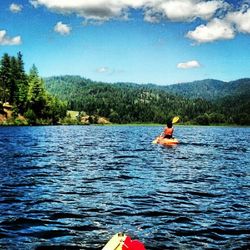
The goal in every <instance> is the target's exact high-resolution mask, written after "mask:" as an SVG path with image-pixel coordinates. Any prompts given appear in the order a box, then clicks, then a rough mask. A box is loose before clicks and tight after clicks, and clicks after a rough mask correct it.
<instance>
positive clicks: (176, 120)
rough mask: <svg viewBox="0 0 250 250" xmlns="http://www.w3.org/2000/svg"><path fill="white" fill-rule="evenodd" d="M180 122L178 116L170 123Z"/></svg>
mask: <svg viewBox="0 0 250 250" xmlns="http://www.w3.org/2000/svg"><path fill="white" fill-rule="evenodd" d="M179 120H180V117H179V116H175V117H174V118H173V120H172V123H177V122H178V121H179Z"/></svg>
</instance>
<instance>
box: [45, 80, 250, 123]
mask: <svg viewBox="0 0 250 250" xmlns="http://www.w3.org/2000/svg"><path fill="white" fill-rule="evenodd" d="M218 82H219V84H218ZM45 86H46V89H47V90H48V91H49V92H50V93H52V94H53V95H55V96H57V97H58V98H60V99H61V100H63V101H67V103H68V109H70V110H78V111H81V112H85V113H87V114H89V115H98V116H104V117H106V118H108V119H109V120H110V121H111V122H113V123H165V122H166V121H167V120H169V119H171V118H172V117H173V116H175V115H179V116H180V117H181V121H182V123H185V124H199V125H209V124H237V125H250V91H249V90H250V79H241V80H238V81H234V82H229V83H226V82H220V81H217V80H204V81H200V82H193V83H186V84H185V83H183V84H177V85H176V84H174V85H167V86H159V85H154V84H146V85H145V84H134V83H113V84H110V83H103V82H95V81H92V80H90V79H86V78H82V77H80V76H57V77H50V78H46V79H45ZM176 88H177V89H176ZM173 89H174V90H175V91H174V90H173ZM177 90H179V91H177Z"/></svg>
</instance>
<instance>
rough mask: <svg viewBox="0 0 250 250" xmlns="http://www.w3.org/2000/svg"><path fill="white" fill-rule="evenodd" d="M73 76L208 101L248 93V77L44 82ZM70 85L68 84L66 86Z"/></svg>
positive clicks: (249, 85)
mask: <svg viewBox="0 0 250 250" xmlns="http://www.w3.org/2000/svg"><path fill="white" fill-rule="evenodd" d="M73 78H74V83H77V84H79V85H80V86H82V85H84V84H91V83H93V84H97V83H98V84H108V85H112V86H116V87H117V86H118V87H120V88H136V89H137V88H149V89H153V90H162V91H165V92H167V93H169V94H174V95H178V96H182V97H185V98H189V99H190V98H191V99H197V98H202V99H205V100H208V101H214V100H216V99H221V98H224V97H228V96H231V95H232V96H234V95H237V96H239V95H246V94H247V93H248V94H249V95H250V78H242V79H238V80H234V81H229V82H224V81H220V80H216V79H204V80H199V81H193V82H183V83H176V84H170V85H157V84H153V83H150V84H138V83H131V82H117V83H105V82H99V81H92V80H90V79H87V78H83V77H81V76H71V75H65V76H53V77H47V78H45V82H48V83H49V82H51V81H53V80H55V81H57V82H60V81H61V82H64V84H65V83H68V84H70V82H71V80H72V79H73ZM68 87H70V86H68Z"/></svg>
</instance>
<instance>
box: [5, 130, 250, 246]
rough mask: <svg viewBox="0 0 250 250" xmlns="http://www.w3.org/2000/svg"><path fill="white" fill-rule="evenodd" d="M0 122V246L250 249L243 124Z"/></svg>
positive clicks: (249, 172)
mask: <svg viewBox="0 0 250 250" xmlns="http://www.w3.org/2000/svg"><path fill="white" fill-rule="evenodd" d="M161 130H162V127H157V126H156V127H154V126H152V127H151V126H48V127H0V249H39V250H41V249H92V250H93V249H101V248H102V247H103V245H104V244H105V243H106V242H107V241H108V239H109V238H110V237H111V236H112V235H113V234H115V233H116V232H121V231H123V232H125V233H127V234H129V235H130V236H131V237H132V238H137V239H140V240H141V241H142V242H144V244H145V246H146V249H147V250H150V249H160V250H161V249H162V250H164V249H249V248H250V245H249V242H250V231H249V229H250V150H249V138H250V128H232V127H181V126H180V127H176V128H175V136H176V137H177V138H178V139H180V141H181V144H179V145H177V146H175V147H162V146H160V145H154V144H152V143H151V142H152V140H153V139H154V138H155V136H156V135H158V134H159V133H160V132H161Z"/></svg>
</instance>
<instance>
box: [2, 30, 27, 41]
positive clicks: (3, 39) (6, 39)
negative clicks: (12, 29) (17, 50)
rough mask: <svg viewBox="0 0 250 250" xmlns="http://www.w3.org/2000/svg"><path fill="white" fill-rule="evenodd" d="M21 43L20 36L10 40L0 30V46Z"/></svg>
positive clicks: (3, 31)
mask: <svg viewBox="0 0 250 250" xmlns="http://www.w3.org/2000/svg"><path fill="white" fill-rule="evenodd" d="M21 43H22V41H21V37H20V36H15V37H13V38H10V37H8V36H7V32H6V30H0V45H19V44H21Z"/></svg>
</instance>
